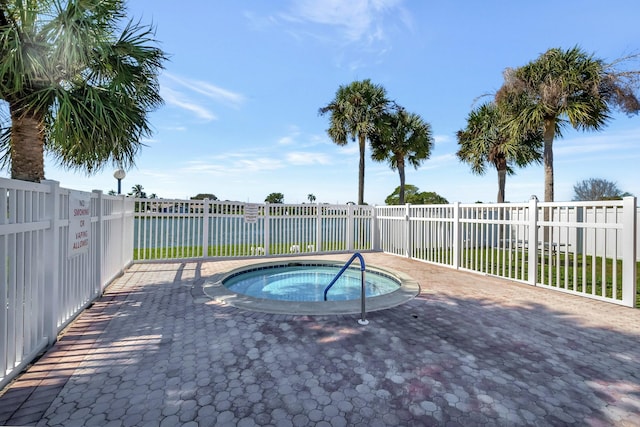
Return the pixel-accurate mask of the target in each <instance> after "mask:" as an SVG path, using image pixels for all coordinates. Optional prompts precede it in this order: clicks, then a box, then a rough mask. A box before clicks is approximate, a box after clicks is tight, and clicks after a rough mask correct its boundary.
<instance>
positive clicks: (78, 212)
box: [69, 191, 91, 257]
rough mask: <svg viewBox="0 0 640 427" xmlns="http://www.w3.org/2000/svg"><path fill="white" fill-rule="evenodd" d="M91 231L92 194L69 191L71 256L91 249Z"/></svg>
mask: <svg viewBox="0 0 640 427" xmlns="http://www.w3.org/2000/svg"><path fill="white" fill-rule="evenodd" d="M90 232H91V195H90V194H89V193H83V192H81V191H70V192H69V257H72V256H75V255H79V254H82V253H85V252H88V251H89V233H90Z"/></svg>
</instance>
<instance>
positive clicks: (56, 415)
mask: <svg viewBox="0 0 640 427" xmlns="http://www.w3.org/2000/svg"><path fill="white" fill-rule="evenodd" d="M347 257H348V256H346V255H336V256H324V257H315V258H320V259H339V260H346V259H347ZM365 259H366V260H367V262H368V263H369V264H373V265H376V266H380V267H388V268H392V269H395V270H398V271H402V272H405V273H407V274H409V275H410V276H412V277H413V278H415V279H416V280H417V281H418V282H419V283H420V285H421V287H422V292H421V293H420V295H419V296H418V297H417V298H416V299H414V300H412V301H410V302H408V303H405V304H403V305H401V306H398V307H394V308H391V309H388V310H383V311H378V312H373V313H369V315H368V319H369V321H370V323H369V325H367V326H360V325H358V323H357V319H358V316H357V315H353V316H352V315H340V316H292V315H282V314H264V313H255V312H248V311H242V310H240V309H237V308H234V307H230V306H225V305H223V304H221V303H217V302H214V301H211V300H210V299H208V298H206V296H205V295H204V294H203V293H202V283H203V281H204V280H205V279H206V278H207V277H211V276H213V275H214V274H217V273H220V272H223V271H228V270H230V269H232V268H235V267H237V266H240V265H243V264H247V263H250V262H255V261H247V260H244V261H211V262H191V263H169V264H136V265H134V266H132V267H131V268H130V269H129V270H128V271H127V272H126V273H125V275H124V276H122V277H121V278H119V279H118V280H116V282H115V283H113V284H112V285H111V286H110V287H109V288H108V290H107V292H106V294H105V295H104V297H103V298H101V299H100V300H98V301H97V302H96V303H95V304H94V305H93V306H92V307H91V308H89V309H87V310H86V311H85V312H84V313H83V314H82V315H81V316H80V317H79V318H78V319H77V321H76V322H74V323H73V325H72V326H71V327H70V328H69V330H68V331H67V333H66V334H65V335H64V336H63V337H62V339H61V340H60V341H59V342H58V343H57V344H56V345H55V346H54V347H53V348H52V349H51V350H50V351H49V352H48V353H47V354H46V355H45V356H44V357H42V358H41V359H40V360H39V361H38V362H37V363H36V364H34V365H33V366H32V367H31V368H30V369H29V371H28V372H27V373H25V374H24V375H23V376H21V377H20V378H19V379H18V380H17V381H16V382H14V383H13V384H12V385H11V387H10V388H9V389H8V390H7V391H6V392H5V393H4V395H2V396H1V397H0V425H2V424H6V425H38V426H91V425H96V426H143V425H144V426H146V425H148V426H176V425H184V426H236V425H237V426H255V425H259V426H333V427H338V426H396V425H397V426H430V425H448V426H455V425H462V426H474V425H487V426H494V425H505V426H513V425H539V426H544V425H580V426H583V425H591V426H611V425H614V426H637V425H640V310H638V309H629V308H623V307H619V306H615V305H612V304H609V303H604V302H598V301H593V300H588V299H584V298H579V297H574V296H571V295H566V294H563V293H560V292H552V291H548V290H543V289H538V288H535V287H530V286H526V285H520V284H515V283H512V282H508V281H504V280H500V279H496V278H490V277H485V276H480V275H475V274H471V273H464V272H458V271H453V270H450V269H445V268H440V267H436V266H431V265H428V264H424V263H421V262H416V261H410V260H407V259H404V258H399V257H393V256H388V255H383V254H365Z"/></svg>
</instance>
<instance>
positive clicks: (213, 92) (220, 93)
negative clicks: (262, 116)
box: [163, 72, 245, 108]
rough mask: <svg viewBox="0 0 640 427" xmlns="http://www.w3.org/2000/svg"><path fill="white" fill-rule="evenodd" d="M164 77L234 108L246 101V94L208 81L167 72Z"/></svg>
mask: <svg viewBox="0 0 640 427" xmlns="http://www.w3.org/2000/svg"><path fill="white" fill-rule="evenodd" d="M163 77H166V78H168V79H169V80H171V81H172V82H174V83H177V84H179V85H181V86H183V87H185V88H187V89H190V90H191V91H193V92H196V93H199V94H201V95H204V96H206V97H208V98H211V99H214V100H216V101H218V102H221V103H223V104H226V105H229V106H231V107H234V108H239V107H240V106H241V105H242V104H243V103H244V101H245V97H244V95H242V94H239V93H236V92H233V91H230V90H228V89H224V88H221V87H219V86H216V85H213V84H211V83H208V82H203V81H200V80H192V79H188V78H185V77H180V76H176V75H174V74H171V73H167V72H165V73H164V74H163Z"/></svg>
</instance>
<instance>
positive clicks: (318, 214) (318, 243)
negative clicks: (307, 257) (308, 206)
mask: <svg viewBox="0 0 640 427" xmlns="http://www.w3.org/2000/svg"><path fill="white" fill-rule="evenodd" d="M315 249H316V252H322V206H321V205H320V203H318V204H316V247H315Z"/></svg>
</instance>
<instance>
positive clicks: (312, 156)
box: [286, 151, 331, 166]
mask: <svg viewBox="0 0 640 427" xmlns="http://www.w3.org/2000/svg"><path fill="white" fill-rule="evenodd" d="M286 160H287V162H288V163H291V164H292V165H296V166H300V165H314V164H320V165H328V164H330V163H331V158H330V157H329V156H328V155H326V154H323V153H314V152H305V151H298V152H293V153H287V155H286Z"/></svg>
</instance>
